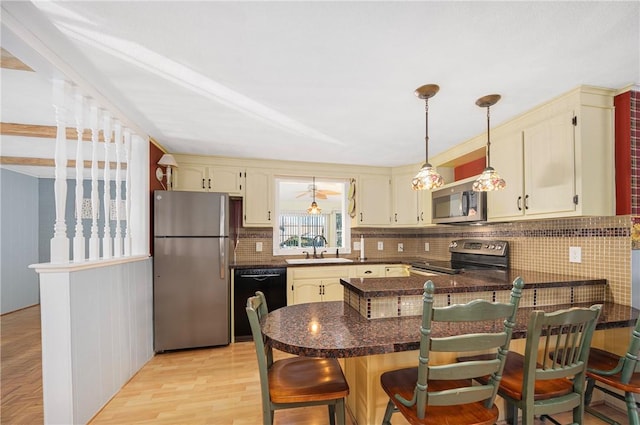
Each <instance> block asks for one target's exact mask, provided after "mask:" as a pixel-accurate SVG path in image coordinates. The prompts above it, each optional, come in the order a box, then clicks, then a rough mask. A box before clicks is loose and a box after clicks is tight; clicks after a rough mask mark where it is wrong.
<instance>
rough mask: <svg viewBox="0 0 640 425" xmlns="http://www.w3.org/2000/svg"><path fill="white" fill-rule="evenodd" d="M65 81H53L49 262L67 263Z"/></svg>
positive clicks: (66, 87)
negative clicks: (52, 219) (52, 201)
mask: <svg viewBox="0 0 640 425" xmlns="http://www.w3.org/2000/svg"><path fill="white" fill-rule="evenodd" d="M67 90H68V86H67V83H66V81H63V80H55V81H54V82H53V107H54V109H55V114H56V126H57V131H56V147H55V156H54V158H55V183H54V194H55V210H56V219H55V223H54V226H53V238H52V239H51V245H50V247H51V262H52V263H67V262H69V238H68V237H67V225H66V223H65V211H66V201H67V127H66V125H67V122H66V119H67V106H66V103H65V102H66V97H67V96H66V94H67V93H66V91H67Z"/></svg>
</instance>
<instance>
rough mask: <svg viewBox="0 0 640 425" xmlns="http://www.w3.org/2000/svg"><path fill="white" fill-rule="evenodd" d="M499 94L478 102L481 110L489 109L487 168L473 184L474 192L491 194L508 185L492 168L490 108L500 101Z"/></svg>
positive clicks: (482, 98)
mask: <svg viewBox="0 0 640 425" xmlns="http://www.w3.org/2000/svg"><path fill="white" fill-rule="evenodd" d="M500 97H501V96H500V95H499V94H489V95H487V96H483V97H481V98H480V99H478V100H476V105H478V106H479V107H481V108H487V166H486V167H485V169H484V171H483V172H482V174H480V177H478V179H477V180H476V181H475V182H473V190H474V191H475V192H490V191H493V190H500V189H504V188H505V186H506V185H507V183H506V182H505V181H504V179H503V178H502V177H500V175H499V174H498V173H497V172H496V170H494V169H493V167H492V166H491V137H490V125H489V120H490V116H489V108H490V107H491V106H493V105H495V104H496V103H498V101H499V100H500Z"/></svg>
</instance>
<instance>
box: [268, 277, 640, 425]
mask: <svg viewBox="0 0 640 425" xmlns="http://www.w3.org/2000/svg"><path fill="white" fill-rule="evenodd" d="M517 273H518V272H517V271H509V272H506V273H505V274H504V275H503V278H502V279H496V277H495V276H491V275H487V274H482V273H480V272H478V273H473V272H462V273H460V274H458V275H438V276H420V275H414V274H412V275H410V276H407V277H390V278H366V279H361V278H343V279H341V283H342V285H343V286H344V293H345V300H344V301H343V302H340V301H334V302H321V303H307V304H298V305H291V306H288V307H285V308H282V309H279V310H275V311H272V312H271V313H269V315H268V316H267V318H266V320H265V322H264V323H263V331H264V333H265V335H266V336H267V338H268V339H269V340H270V341H271V344H273V347H274V348H276V349H279V350H282V351H285V352H289V353H293V354H297V355H304V356H319V357H339V358H343V360H342V362H343V368H344V371H345V375H346V376H347V380H348V381H349V385H350V388H351V394H350V395H349V397H348V400H347V405H348V407H349V410H350V411H351V413H352V414H353V416H354V417H355V418H356V421H357V423H358V424H370V423H380V421H381V418H382V415H383V412H384V407H385V406H386V401H387V399H386V396H385V394H384V393H383V392H382V391H381V389H380V388H379V376H380V374H381V373H382V372H384V371H386V370H390V369H394V368H399V367H404V366H411V365H415V364H417V352H415V351H413V350H417V349H418V347H419V328H420V321H421V317H420V314H421V299H422V295H421V294H422V287H423V284H424V282H425V281H426V280H428V279H430V280H432V281H433V282H434V283H435V284H436V296H440V297H441V298H440V301H439V302H440V303H441V305H445V304H444V302H445V300H446V301H447V302H451V300H452V299H455V298H452V297H460V298H459V299H458V300H459V301H454V302H466V301H468V300H470V299H474V298H484V297H491V298H489V299H499V298H501V297H502V296H503V293H504V294H506V296H508V294H509V291H510V289H511V282H512V278H515V276H516V274H517ZM519 273H520V274H519V275H522V277H523V279H525V290H524V292H523V298H522V300H521V303H520V311H519V314H518V319H517V325H516V328H515V329H514V334H513V335H514V339H516V340H515V341H514V342H513V343H512V349H514V350H518V351H519V350H522V348H523V342H524V339H523V338H524V336H525V334H526V323H527V319H526V318H527V317H528V314H529V313H530V311H531V310H534V309H543V310H556V309H560V308H568V307H571V306H578V305H580V306H585V305H586V306H588V305H591V304H595V303H603V310H602V314H601V317H600V322H599V324H598V329H599V333H600V336H601V337H600V339H598V338H594V341H596V342H594V345H596V344H598V345H602V344H603V338H604V336H603V332H602V330H604V329H607V336H609V333H610V332H612V331H614V330H616V328H618V329H619V330H620V331H622V332H623V333H625V334H626V333H627V331H628V329H626V328H628V327H629V326H632V325H633V323H634V322H635V318H636V317H637V316H638V311H637V310H634V309H632V308H631V307H628V306H622V305H618V304H614V303H609V302H604V291H605V286H606V280H604V279H581V278H575V277H569V276H563V275H556V274H547V273H535V272H524V271H520V272H519ZM526 279H529V282H527V281H526ZM598 297H600V298H598ZM356 300H357V303H358V304H356ZM416 300H417V303H419V304H420V310H417V309H416V307H415V303H416ZM410 304H414V305H412V306H410V307H408V308H409V310H406V311H404V314H402V312H403V310H404V308H405V307H407V306H409V305H410ZM388 305H393V306H394V307H395V314H388V315H386V316H384V315H380V316H379V317H371V316H369V317H367V314H366V313H367V312H368V313H369V314H373V315H374V316H375V315H376V314H379V313H380V311H383V312H385V314H387V313H389V311H393V307H392V308H391V309H387V310H385V308H388ZM363 306H364V307H363ZM376 311H377V313H376ZM363 313H365V314H363ZM410 313H412V314H410ZM483 325H484V324H483V323H482V322H479V323H478V328H477V329H464V330H461V329H458V328H456V331H465V332H473V331H480V330H482V326H483ZM439 332H442V334H443V335H446V334H447V333H451V332H452V330H451V329H448V328H447V329H441V330H439ZM597 333H598V332H597ZM436 360H437V359H436Z"/></svg>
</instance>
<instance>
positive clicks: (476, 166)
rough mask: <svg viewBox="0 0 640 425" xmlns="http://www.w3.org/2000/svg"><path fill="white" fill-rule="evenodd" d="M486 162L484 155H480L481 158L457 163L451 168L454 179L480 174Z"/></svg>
mask: <svg viewBox="0 0 640 425" xmlns="http://www.w3.org/2000/svg"><path fill="white" fill-rule="evenodd" d="M486 163H487V160H486V159H485V158H484V157H482V158H478V159H474V160H473V161H469V162H467V163H466V164H462V165H458V166H457V167H456V168H454V169H453V176H454V179H455V181H458V180H462V179H466V178H468V177H473V176H477V175H478V174H481V173H482V171H483V170H484V167H485V165H486ZM498 171H499V170H498Z"/></svg>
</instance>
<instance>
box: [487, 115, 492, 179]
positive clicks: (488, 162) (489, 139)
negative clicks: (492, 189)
mask: <svg viewBox="0 0 640 425" xmlns="http://www.w3.org/2000/svg"><path fill="white" fill-rule="evenodd" d="M490 108H491V107H490V106H487V168H489V167H491V133H490V131H491V130H490V125H489V109H490Z"/></svg>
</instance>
